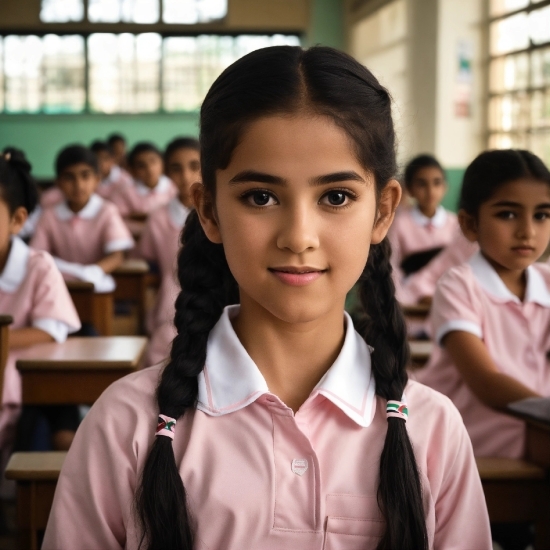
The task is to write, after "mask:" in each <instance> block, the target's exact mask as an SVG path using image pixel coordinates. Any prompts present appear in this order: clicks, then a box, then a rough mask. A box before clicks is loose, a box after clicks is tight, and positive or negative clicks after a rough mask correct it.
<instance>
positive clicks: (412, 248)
mask: <svg viewBox="0 0 550 550" xmlns="http://www.w3.org/2000/svg"><path fill="white" fill-rule="evenodd" d="M457 229H458V220H457V217H456V214H453V213H452V212H449V211H447V210H445V208H443V207H442V206H439V207H438V208H437V210H436V213H435V216H434V217H433V218H427V217H426V216H424V214H422V212H420V210H419V208H418V207H416V206H415V207H413V208H410V209H408V210H405V211H403V212H402V213H401V214H400V215H399V216H396V217H395V220H394V222H393V224H392V226H391V228H390V231H389V233H388V238H389V239H390V243H391V246H392V267H393V272H394V279H395V283H396V285H398V286H399V285H401V284H403V282H404V281H405V280H406V279H405V274H404V273H403V271H402V269H401V262H403V260H405V259H406V258H407V257H408V256H410V255H411V254H415V253H417V252H422V251H424V250H430V249H432V248H439V247H445V246H447V245H448V244H449V243H450V242H451V241H452V239H453V237H454V235H455V232H456V230H457ZM398 298H399V295H398Z"/></svg>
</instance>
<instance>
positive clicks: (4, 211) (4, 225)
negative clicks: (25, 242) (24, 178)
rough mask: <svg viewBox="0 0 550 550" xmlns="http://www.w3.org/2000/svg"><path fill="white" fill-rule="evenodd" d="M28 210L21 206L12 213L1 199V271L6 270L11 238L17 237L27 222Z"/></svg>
mask: <svg viewBox="0 0 550 550" xmlns="http://www.w3.org/2000/svg"><path fill="white" fill-rule="evenodd" d="M27 218H28V213H27V209H26V208H24V207H23V206H20V207H19V208H17V209H16V210H15V212H13V214H12V213H11V212H10V209H9V206H8V203H7V202H6V201H4V200H3V199H2V198H0V271H1V270H2V269H4V266H5V264H6V260H7V257H8V253H9V250H10V238H11V236H12V235H17V234H18V233H19V232H20V231H21V229H23V226H24V225H25V222H26V221H27Z"/></svg>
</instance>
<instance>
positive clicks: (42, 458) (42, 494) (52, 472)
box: [5, 452, 67, 550]
mask: <svg viewBox="0 0 550 550" xmlns="http://www.w3.org/2000/svg"><path fill="white" fill-rule="evenodd" d="M66 456H67V453H66V452H45V453H14V454H13V455H12V456H11V458H10V460H9V462H8V466H7V468H6V474H5V475H6V478H7V479H13V480H15V482H16V486H17V489H16V499H17V513H16V518H17V519H16V522H17V538H18V544H17V547H18V548H21V549H25V550H38V548H40V545H41V543H42V537H43V535H44V530H45V529H46V524H47V523H48V517H49V515H50V510H51V507H52V502H53V496H54V493H55V487H56V485H57V480H58V478H59V472H60V471H61V466H62V465H63V462H64V460H65V457H66Z"/></svg>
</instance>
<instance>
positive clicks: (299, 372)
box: [43, 46, 491, 550]
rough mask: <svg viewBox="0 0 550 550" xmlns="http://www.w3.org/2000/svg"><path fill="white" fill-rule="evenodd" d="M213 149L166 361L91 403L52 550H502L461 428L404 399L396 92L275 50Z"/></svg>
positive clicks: (218, 120) (259, 65) (356, 68)
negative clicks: (395, 254) (393, 250)
mask: <svg viewBox="0 0 550 550" xmlns="http://www.w3.org/2000/svg"><path fill="white" fill-rule="evenodd" d="M200 135H201V174H202V183H198V184H196V185H195V186H194V187H193V190H192V196H193V204H194V207H195V209H194V210H193V211H191V213H190V214H189V216H188V218H187V221H186V224H185V229H184V234H183V238H182V249H181V252H180V254H179V257H178V278H179V282H180V286H181V288H182V291H181V292H180V294H179V295H178V298H177V300H176V312H175V316H174V319H175V326H176V329H177V336H176V337H175V338H174V341H173V344H172V348H171V354H170V360H169V361H168V362H167V363H166V364H165V365H157V366H155V367H151V368H149V369H144V370H142V371H140V372H138V373H136V374H134V375H131V376H128V377H126V378H124V379H122V380H120V381H118V382H117V383H115V384H113V385H112V386H111V387H110V388H109V389H108V390H107V391H106V392H105V393H104V394H103V396H102V397H101V398H100V399H99V400H98V401H97V403H96V404H95V405H94V407H92V410H91V411H90V413H89V414H88V415H87V417H86V418H85V420H84V422H83V425H82V427H81V429H80V430H79V432H78V434H77V437H76V438H75V442H74V444H73V446H72V447H71V450H70V451H69V454H68V456H67V460H66V462H65V464H64V466H63V470H62V472H61V475H60V478H59V483H58V486H57V490H56V495H55V498H54V503H53V507H52V512H51V515H50V519H49V522H48V527H47V529H46V534H45V538H44V545H43V548H44V550H52V549H55V550H64V549H73V548H75V547H78V548H86V549H87V550H96V549H102V550H111V549H112V550H115V549H117V550H120V549H122V548H125V549H126V550H135V549H137V548H138V547H140V546H141V548H143V549H147V550H152V549H165V548H166V549H168V548H173V549H176V548H177V549H183V548H186V549H196V550H198V549H200V550H206V549H222V548H223V549H224V550H237V549H238V550H241V549H243V548H247V549H248V548H250V549H261V550H279V549H299V550H322V549H328V548H331V549H339V548H346V549H347V550H359V549H361V550H375V549H376V548H391V549H399V550H430V549H446V550H453V549H456V550H458V549H463V548H468V549H469V550H490V548H491V540H490V533H489V524H488V518H487V511H486V506H485V500H484V497H483V493H482V489H481V483H480V480H479V476H478V474H477V470H476V466H475V461H474V458H473V454H472V450H471V446H470V442H469V440H468V438H467V435H466V432H465V429H464V426H463V424H462V422H461V419H460V417H459V414H458V412H457V411H456V409H455V408H454V407H453V405H452V404H451V403H450V401H449V400H448V399H447V398H445V397H444V396H442V395H440V394H438V393H436V392H433V391H432V390H430V389H429V388H427V387H425V386H422V385H420V384H415V383H414V382H410V383H408V378H407V372H406V366H407V363H408V345H407V337H406V330H405V323H404V320H403V318H402V315H401V313H400V311H401V310H400V308H399V304H398V303H397V301H396V299H395V291H394V287H393V284H392V280H391V276H390V273H391V266H390V247H389V245H388V242H387V240H386V234H387V231H388V228H389V226H390V224H391V222H392V219H393V216H394V213H395V209H396V207H397V204H398V203H399V199H400V195H401V188H400V185H399V183H398V182H397V181H396V180H395V179H394V178H393V174H394V171H395V135H394V132H393V125H392V119H391V100H390V96H389V94H388V92H387V91H386V90H385V89H384V88H383V87H382V86H381V85H380V84H379V83H378V81H377V80H376V79H375V78H374V76H373V75H372V74H371V73H370V72H369V71H368V70H367V69H366V68H365V67H364V66H362V65H361V64H359V63H358V62H357V61H355V60H354V59H353V58H351V57H350V56H347V55H346V54H344V53H341V52H338V51H337V50H333V49H331V48H323V47H315V48H311V49H309V50H305V51H304V50H302V49H301V48H300V47H289V46H275V47H271V48H264V49H260V50H257V51H255V52H253V53H251V54H248V55H246V56H244V57H242V58H241V59H239V60H238V61H237V62H235V63H234V64H233V65H231V66H230V67H229V68H227V69H226V70H225V71H224V72H223V73H222V74H221V76H220V77H218V79H217V80H216V82H215V83H214V84H213V86H212V87H211V89H210V90H209V92H208V93H207V95H206V98H205V100H204V102H203V104H202V107H201V129H200ZM358 280H360V283H359V284H360V295H361V300H362V306H363V313H365V312H366V311H368V312H369V316H370V319H371V320H372V322H371V323H369V324H368V325H367V324H366V325H364V326H362V327H357V329H358V330H359V331H360V333H359V332H357V331H356V329H355V328H354V326H353V323H352V321H351V319H350V317H349V316H348V315H346V314H345V312H344V303H345V298H346V295H347V293H348V292H349V290H350V289H351V288H352V286H353V285H355V284H356V282H357V281H358ZM371 346H372V347H371ZM409 418H410V420H409ZM153 440H154V441H153Z"/></svg>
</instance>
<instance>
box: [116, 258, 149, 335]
mask: <svg viewBox="0 0 550 550" xmlns="http://www.w3.org/2000/svg"><path fill="white" fill-rule="evenodd" d="M112 275H113V277H114V278H115V281H116V289H115V300H129V301H132V302H135V303H136V304H137V308H138V322H139V327H140V330H141V331H144V329H145V294H146V291H147V284H148V276H149V266H148V265H147V262H146V261H145V260H139V259H130V260H126V261H125V262H124V263H123V264H122V265H121V266H120V267H119V268H117V269H115V271H114V272H113V274H112Z"/></svg>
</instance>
